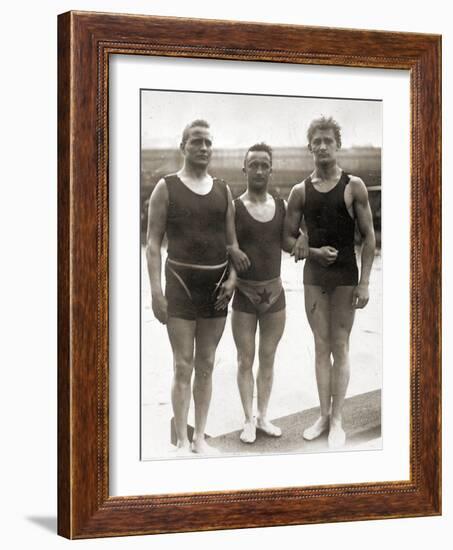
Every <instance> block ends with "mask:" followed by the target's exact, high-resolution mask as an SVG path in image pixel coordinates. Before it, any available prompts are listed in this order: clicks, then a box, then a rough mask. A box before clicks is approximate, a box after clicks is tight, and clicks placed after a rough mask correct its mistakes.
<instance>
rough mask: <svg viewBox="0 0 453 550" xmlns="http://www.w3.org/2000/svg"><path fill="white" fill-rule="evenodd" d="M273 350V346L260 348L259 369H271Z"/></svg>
mask: <svg viewBox="0 0 453 550" xmlns="http://www.w3.org/2000/svg"><path fill="white" fill-rule="evenodd" d="M275 351H276V350H275V348H274V347H262V348H260V351H259V357H260V369H262V368H264V369H272V367H273V366H274V359H275Z"/></svg>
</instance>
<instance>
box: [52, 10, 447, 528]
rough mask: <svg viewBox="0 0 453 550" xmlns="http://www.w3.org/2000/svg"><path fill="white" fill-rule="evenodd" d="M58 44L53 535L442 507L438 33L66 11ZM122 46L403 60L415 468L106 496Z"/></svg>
mask: <svg viewBox="0 0 453 550" xmlns="http://www.w3.org/2000/svg"><path fill="white" fill-rule="evenodd" d="M58 48H59V58H58V155H59V156H58V533H59V534H61V535H63V536H65V537H67V538H91V537H101V536H119V535H132V534H150V533H163V532H182V531H199V530H210V529H229V528H243V527H260V526H270V525H292V524H303V523H322V522H332V521H352V520H363V519H378V518H390V517H414V516H428V515H439V514H440V513H441V465H440V464H441V370H440V358H441V330H440V329H441V305H440V304H441V252H440V251H441V232H440V231H441V175H440V174H441V171H440V170H441V123H440V112H441V76H440V74H441V72H440V61H441V37H440V36H437V35H428V34H412V33H393V32H381V31H363V30H344V29H332V28H322V27H303V26H293V25H273V24H262V23H244V22H235V21H208V20H195V19H182V18H168V17H153V16H135V15H117V14H101V13H90V12H68V13H65V14H62V15H60V16H59V20H58ZM113 54H114V55H147V56H169V57H190V58H204V59H229V60H236V61H256V62H260V61H266V62H272V61H273V62H284V63H295V64H315V65H326V66H347V67H366V68H384V69H389V70H391V69H404V70H408V71H410V97H411V136H410V141H411V161H410V164H411V166H410V168H411V204H410V212H411V227H410V244H411V247H410V248H411V251H410V253H411V260H410V304H411V310H410V394H411V395H410V403H411V408H410V417H411V426H410V441H411V444H410V479H409V480H408V481H389V482H380V483H358V484H357V483H356V484H350V485H347V484H342V485H324V486H317V487H289V488H284V489H256V490H247V491H245V490H239V491H217V492H203V493H190V494H188V493H186V494H162V495H152V496H151V495H148V496H146V495H144V496H133V497H111V496H109V420H108V419H109V399H108V396H109V342H108V334H109V286H108V285H109V257H108V249H109V234H108V225H109V206H108V196H109V191H108V161H109V158H108V138H109V135H108V131H109V125H108V122H109V110H108V88H109V56H110V55H113ZM395 307H397V305H396V306H395Z"/></svg>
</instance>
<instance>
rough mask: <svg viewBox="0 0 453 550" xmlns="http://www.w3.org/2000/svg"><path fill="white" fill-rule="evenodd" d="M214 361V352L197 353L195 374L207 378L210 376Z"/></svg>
mask: <svg viewBox="0 0 453 550" xmlns="http://www.w3.org/2000/svg"><path fill="white" fill-rule="evenodd" d="M214 361H215V350H214V351H213V350H204V351H198V352H197V353H196V354H195V374H196V375H197V376H203V377H208V376H211V375H212V371H213V369H214Z"/></svg>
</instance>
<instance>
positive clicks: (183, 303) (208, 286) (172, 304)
mask: <svg viewBox="0 0 453 550" xmlns="http://www.w3.org/2000/svg"><path fill="white" fill-rule="evenodd" d="M164 179H165V183H166V184H167V190H168V198H169V202H168V216H167V238H168V257H167V261H166V263H165V279H166V285H165V297H166V298H167V302H168V315H169V316H170V317H177V318H180V319H186V320H195V319H197V318H200V317H201V318H213V317H225V316H226V314H227V308H225V309H222V310H216V309H215V308H214V305H215V302H216V299H217V294H218V291H219V289H220V285H221V284H222V283H223V281H224V280H225V279H226V278H227V276H228V261H227V248H226V213H227V209H228V193H227V188H226V184H225V182H224V181H222V180H219V179H217V178H213V184H212V188H211V190H210V191H209V193H207V194H206V195H199V194H197V193H195V192H193V191H191V190H190V189H189V188H188V187H187V186H186V185H185V184H184V183H183V182H182V181H181V180H180V178H179V177H178V176H177V175H176V174H174V175H170V176H166V177H165V178H164Z"/></svg>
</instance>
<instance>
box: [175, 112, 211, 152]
mask: <svg viewBox="0 0 453 550" xmlns="http://www.w3.org/2000/svg"><path fill="white" fill-rule="evenodd" d="M196 127H201V128H209V124H208V123H207V122H206V120H203V119H201V118H197V120H194V121H193V122H191V123H190V124H188V125H187V126H186V127H185V128H184V131H183V133H182V138H181V147H184V145H185V144H186V141H187V140H188V139H189V136H190V130H191V129H192V128H196Z"/></svg>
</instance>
